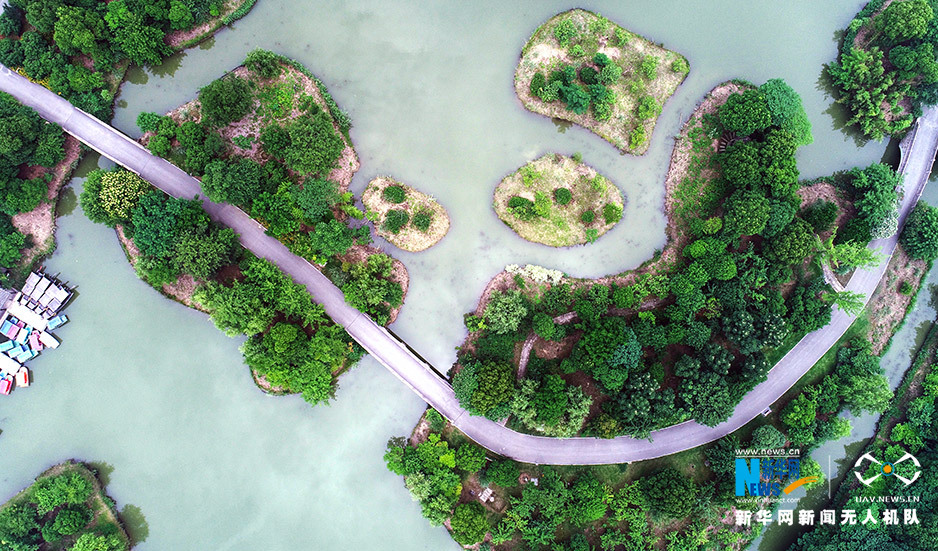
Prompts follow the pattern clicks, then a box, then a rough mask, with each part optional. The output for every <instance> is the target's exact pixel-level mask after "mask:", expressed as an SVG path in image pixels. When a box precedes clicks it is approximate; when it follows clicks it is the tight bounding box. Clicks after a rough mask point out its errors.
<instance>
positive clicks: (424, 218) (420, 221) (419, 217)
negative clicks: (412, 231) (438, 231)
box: [413, 210, 433, 233]
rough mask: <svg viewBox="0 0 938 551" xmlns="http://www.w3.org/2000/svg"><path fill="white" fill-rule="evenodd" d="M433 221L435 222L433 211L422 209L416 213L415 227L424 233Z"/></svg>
mask: <svg viewBox="0 0 938 551" xmlns="http://www.w3.org/2000/svg"><path fill="white" fill-rule="evenodd" d="M431 222H433V213H432V212H431V211H427V210H422V211H420V212H418V213H416V214H414V219H413V223H414V227H415V228H417V229H418V230H420V231H422V232H424V233H426V232H427V231H428V230H429V229H430V223H431Z"/></svg>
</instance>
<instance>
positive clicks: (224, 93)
mask: <svg viewBox="0 0 938 551" xmlns="http://www.w3.org/2000/svg"><path fill="white" fill-rule="evenodd" d="M117 1H120V0H117ZM199 103H200V104H201V106H202V115H203V116H204V117H205V119H206V120H207V121H208V122H209V123H211V124H213V125H215V126H225V125H227V124H231V123H233V122H234V121H236V120H239V119H241V118H243V117H244V116H245V115H247V114H248V112H249V111H250V110H251V106H252V105H253V103H254V100H253V97H252V95H251V88H250V86H248V83H247V81H246V80H244V79H243V78H240V77H237V76H234V75H229V76H226V77H224V78H220V79H218V80H215V81H212V82H211V83H210V84H209V85H207V86H205V87H204V88H202V89H201V90H199Z"/></svg>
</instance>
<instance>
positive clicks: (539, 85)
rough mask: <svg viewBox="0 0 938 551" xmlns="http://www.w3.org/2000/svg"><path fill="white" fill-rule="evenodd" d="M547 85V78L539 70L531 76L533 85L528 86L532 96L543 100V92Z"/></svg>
mask: <svg viewBox="0 0 938 551" xmlns="http://www.w3.org/2000/svg"><path fill="white" fill-rule="evenodd" d="M546 86H547V79H546V78H544V73H542V72H540V71H538V72H537V73H534V76H533V77H532V78H531V85H530V86H529V87H528V90H529V91H530V92H531V95H532V96H534V97H536V98H540V99H542V100H543V99H544V98H543V97H542V94H543V93H544V88H545V87H546Z"/></svg>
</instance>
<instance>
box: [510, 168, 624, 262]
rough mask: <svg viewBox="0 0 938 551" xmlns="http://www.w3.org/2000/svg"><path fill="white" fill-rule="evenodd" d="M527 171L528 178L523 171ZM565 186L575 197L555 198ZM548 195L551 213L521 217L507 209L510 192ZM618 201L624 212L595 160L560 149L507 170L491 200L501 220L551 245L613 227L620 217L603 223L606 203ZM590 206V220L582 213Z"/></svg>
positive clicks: (586, 238)
mask: <svg viewBox="0 0 938 551" xmlns="http://www.w3.org/2000/svg"><path fill="white" fill-rule="evenodd" d="M525 174H527V175H528V178H527V182H525V177H524V175H525ZM560 188H563V189H567V190H569V191H570V193H571V194H572V195H573V199H571V200H570V202H569V203H568V204H566V205H561V204H559V203H557V202H556V201H555V200H554V195H553V193H554V190H555V189H560ZM538 193H541V194H544V195H546V196H547V198H548V199H549V201H550V213H549V214H548V215H547V216H544V217H541V216H535V217H533V218H531V219H530V220H523V219H521V218H519V217H518V216H516V215H514V214H513V213H511V212H510V211H509V210H508V201H509V200H511V198H512V197H522V198H524V199H528V200H529V201H532V202H534V200H535V196H536V194H538ZM607 204H613V205H616V206H617V207H618V208H619V212H620V213H621V212H622V209H623V207H624V200H623V198H622V192H621V191H619V188H618V187H616V186H615V184H613V183H612V182H611V181H609V179H608V178H605V177H603V176H601V175H599V174H598V173H597V172H596V169H594V168H593V167H591V166H588V165H586V164H583V163H579V162H577V161H574V160H573V159H572V158H570V157H567V156H565V155H560V154H549V155H544V156H543V157H541V158H540V159H537V160H535V161H531V162H530V163H528V164H526V165H524V166H523V167H521V168H520V169H518V170H516V171H515V172H513V173H512V174H509V175H508V176H506V177H505V178H504V179H503V180H502V181H501V183H499V184H498V187H496V188H495V198H494V202H493V205H494V207H495V213H496V214H498V217H499V218H500V219H501V221H502V222H504V223H505V225H507V226H508V227H509V228H511V229H512V230H514V231H515V233H517V234H518V235H520V236H521V237H522V238H524V239H526V240H528V241H533V242H534V243H541V244H544V245H548V246H551V247H569V246H572V245H581V244H583V243H587V242H589V241H590V237H589V235H588V233H587V232H589V231H590V230H592V231H594V232H595V236H594V237H593V239H596V238H598V237H599V236H601V235H603V234H604V233H606V232H607V231H609V230H611V229H612V228H613V227H614V226H615V225H616V224H617V223H618V222H619V220H618V219H617V220H615V221H613V222H611V223H608V224H607V223H605V220H604V219H603V207H604V206H605V205H607ZM587 211H590V212H592V213H593V216H594V219H593V221H592V222H588V223H584V222H583V221H582V220H581V218H580V216H581V215H582V214H583V213H584V212H587Z"/></svg>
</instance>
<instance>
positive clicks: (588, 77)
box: [580, 65, 599, 85]
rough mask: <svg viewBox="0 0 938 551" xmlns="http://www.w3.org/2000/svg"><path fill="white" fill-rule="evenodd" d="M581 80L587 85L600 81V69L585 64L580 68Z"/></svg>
mask: <svg viewBox="0 0 938 551" xmlns="http://www.w3.org/2000/svg"><path fill="white" fill-rule="evenodd" d="M580 82H582V83H583V84H586V85H590V84H596V83H598V82H599V71H597V70H596V69H594V68H592V67H590V66H589V65H584V66H583V68H581V69H580Z"/></svg>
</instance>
